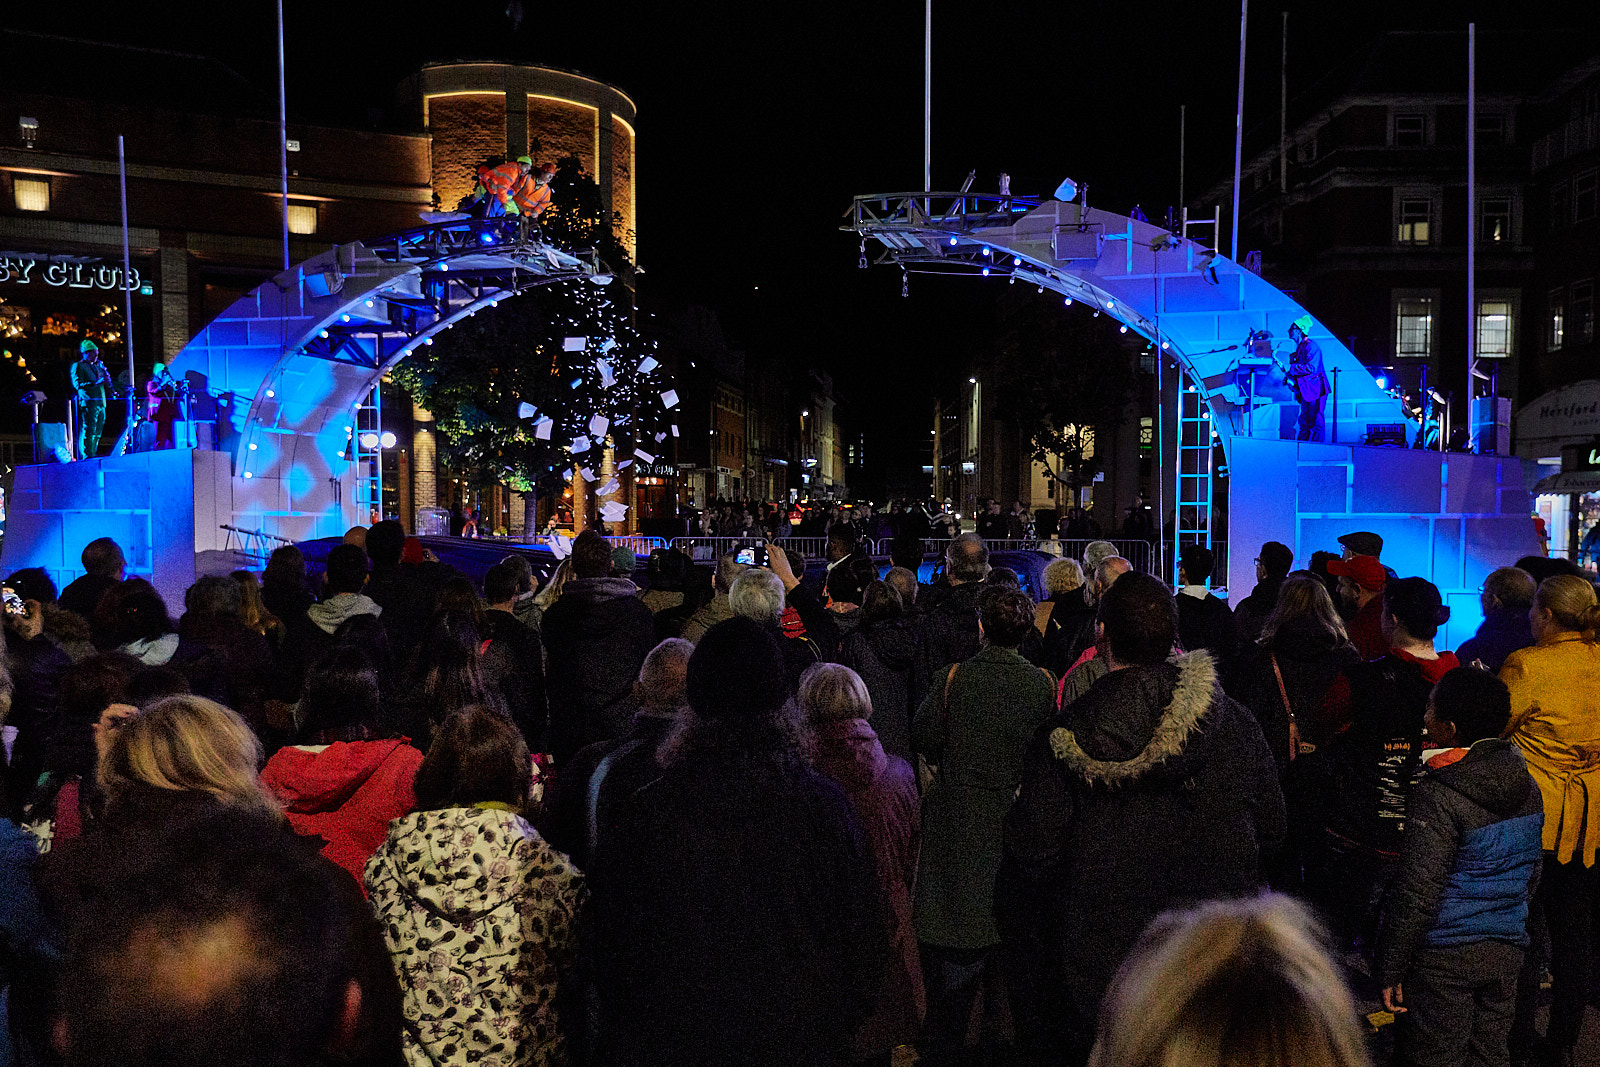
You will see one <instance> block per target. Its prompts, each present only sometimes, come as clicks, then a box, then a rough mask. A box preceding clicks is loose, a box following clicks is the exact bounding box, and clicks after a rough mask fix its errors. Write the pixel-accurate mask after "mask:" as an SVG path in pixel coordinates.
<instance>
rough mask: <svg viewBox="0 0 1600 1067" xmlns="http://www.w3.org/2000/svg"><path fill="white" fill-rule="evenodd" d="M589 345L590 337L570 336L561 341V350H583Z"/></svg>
mask: <svg viewBox="0 0 1600 1067" xmlns="http://www.w3.org/2000/svg"><path fill="white" fill-rule="evenodd" d="M588 345H589V339H588V338H587V337H568V338H567V339H566V340H564V341H562V342H561V351H563V352H582V351H583V350H584V349H585V348H587V347H588Z"/></svg>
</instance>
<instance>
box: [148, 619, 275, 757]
mask: <svg viewBox="0 0 1600 1067" xmlns="http://www.w3.org/2000/svg"><path fill="white" fill-rule="evenodd" d="M170 665H171V666H173V667H176V668H177V669H178V670H180V671H182V672H183V674H184V676H185V677H186V678H188V679H189V685H190V687H191V688H192V689H193V690H194V691H195V692H196V693H199V694H200V695H202V696H208V697H210V698H212V699H213V700H217V701H220V702H221V703H223V704H226V705H227V706H228V707H230V708H232V709H233V710H234V711H237V712H238V713H239V714H240V715H242V716H244V720H245V722H248V723H249V724H250V725H251V727H252V728H254V729H255V730H256V731H257V732H260V731H261V729H262V728H263V727H264V726H265V724H266V710H265V706H264V705H265V701H266V697H267V694H268V691H269V688H270V687H271V685H272V684H273V677H274V671H273V657H272V646H271V645H269V644H268V643H267V639H266V638H265V637H263V636H262V635H260V634H258V633H256V632H255V631H254V630H252V629H250V628H249V627H248V626H246V625H245V624H244V622H243V621H241V620H240V619H239V618H238V617H237V616H233V615H197V614H195V613H194V612H192V611H191V612H187V613H186V614H185V615H184V616H183V618H181V619H179V620H178V651H177V652H176V653H174V654H173V657H172V660H171V663H170Z"/></svg>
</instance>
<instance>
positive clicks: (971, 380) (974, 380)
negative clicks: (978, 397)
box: [967, 378, 978, 385]
mask: <svg viewBox="0 0 1600 1067" xmlns="http://www.w3.org/2000/svg"><path fill="white" fill-rule="evenodd" d="M967 381H968V382H969V383H970V384H972V385H977V384H978V379H976V378H968V379H967Z"/></svg>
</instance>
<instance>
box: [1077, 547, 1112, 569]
mask: <svg viewBox="0 0 1600 1067" xmlns="http://www.w3.org/2000/svg"><path fill="white" fill-rule="evenodd" d="M1116 554H1117V546H1116V545H1114V544H1112V543H1111V542H1110V541H1090V542H1089V543H1088V544H1087V545H1085V546H1083V572H1084V573H1085V574H1093V573H1094V572H1095V568H1096V567H1098V566H1100V564H1101V562H1102V561H1103V560H1107V559H1110V558H1111V557H1112V556H1115V555H1116Z"/></svg>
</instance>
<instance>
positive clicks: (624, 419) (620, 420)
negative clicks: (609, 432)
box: [611, 415, 628, 426]
mask: <svg viewBox="0 0 1600 1067" xmlns="http://www.w3.org/2000/svg"><path fill="white" fill-rule="evenodd" d="M611 425H613V426H626V425H628V416H626V415H618V416H617V421H616V422H613V423H612V424H611Z"/></svg>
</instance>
